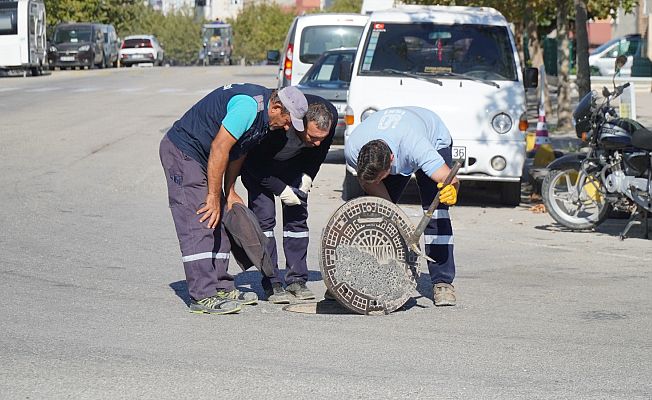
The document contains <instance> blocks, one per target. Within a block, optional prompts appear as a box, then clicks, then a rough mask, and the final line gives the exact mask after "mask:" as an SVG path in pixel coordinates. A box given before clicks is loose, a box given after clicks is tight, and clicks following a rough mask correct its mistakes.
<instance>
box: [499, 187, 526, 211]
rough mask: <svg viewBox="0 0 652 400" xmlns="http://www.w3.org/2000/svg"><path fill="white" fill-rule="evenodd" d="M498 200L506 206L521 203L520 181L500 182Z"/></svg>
mask: <svg viewBox="0 0 652 400" xmlns="http://www.w3.org/2000/svg"><path fill="white" fill-rule="evenodd" d="M500 201H501V203H503V204H504V205H506V206H518V205H519V204H521V182H502V183H501V188H500Z"/></svg>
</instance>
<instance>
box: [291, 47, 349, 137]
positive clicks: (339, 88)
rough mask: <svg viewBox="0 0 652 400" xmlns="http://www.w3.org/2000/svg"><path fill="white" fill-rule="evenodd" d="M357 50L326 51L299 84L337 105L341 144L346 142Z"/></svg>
mask: <svg viewBox="0 0 652 400" xmlns="http://www.w3.org/2000/svg"><path fill="white" fill-rule="evenodd" d="M355 52H356V49H355V48H343V49H335V50H328V51H326V52H324V53H323V54H322V55H321V56H320V57H319V58H318V59H317V61H315V63H314V64H313V65H312V67H310V69H309V70H308V72H306V74H305V75H304V77H303V79H301V82H299V85H297V87H298V88H299V90H301V91H302V92H304V93H307V94H314V95H317V96H321V97H323V98H324V99H326V100H328V101H330V102H331V103H332V104H333V105H334V106H335V108H336V109H337V113H338V118H337V127H336V129H335V139H334V140H335V142H337V143H339V144H342V143H344V130H345V129H346V124H345V123H344V114H345V111H346V97H347V94H348V91H349V83H350V82H351V69H352V68H353V60H354V59H355Z"/></svg>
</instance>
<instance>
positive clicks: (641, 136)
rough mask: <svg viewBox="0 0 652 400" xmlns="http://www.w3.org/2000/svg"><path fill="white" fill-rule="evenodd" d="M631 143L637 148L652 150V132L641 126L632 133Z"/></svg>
mask: <svg viewBox="0 0 652 400" xmlns="http://www.w3.org/2000/svg"><path fill="white" fill-rule="evenodd" d="M632 145H633V146H636V147H638V148H639V149H643V150H647V151H652V132H651V131H650V130H649V129H647V128H641V129H637V130H635V131H634V133H633V134H632Z"/></svg>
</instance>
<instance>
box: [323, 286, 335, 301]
mask: <svg viewBox="0 0 652 400" xmlns="http://www.w3.org/2000/svg"><path fill="white" fill-rule="evenodd" d="M324 300H326V301H335V296H333V293H332V292H331V291H330V290H328V289H326V292H325V293H324Z"/></svg>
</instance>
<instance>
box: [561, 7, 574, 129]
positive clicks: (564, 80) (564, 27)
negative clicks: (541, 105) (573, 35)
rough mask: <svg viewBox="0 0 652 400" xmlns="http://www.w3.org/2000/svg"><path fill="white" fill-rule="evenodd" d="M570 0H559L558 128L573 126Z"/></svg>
mask: <svg viewBox="0 0 652 400" xmlns="http://www.w3.org/2000/svg"><path fill="white" fill-rule="evenodd" d="M569 8H570V7H569V2H568V0H557V79H558V82H557V129H563V130H568V129H571V128H572V120H571V113H572V110H571V102H570V100H571V98H570V97H571V96H570V50H569V40H568V11H569Z"/></svg>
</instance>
